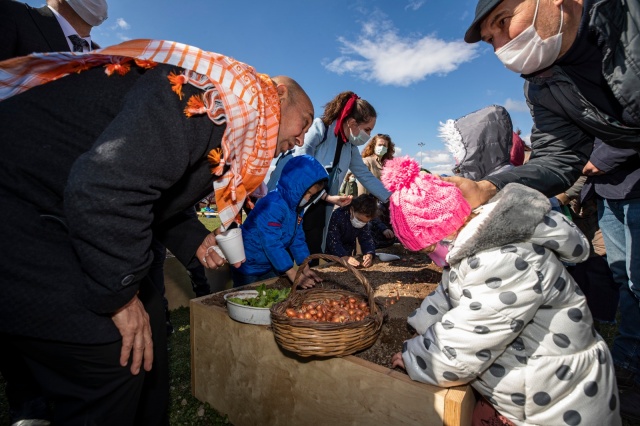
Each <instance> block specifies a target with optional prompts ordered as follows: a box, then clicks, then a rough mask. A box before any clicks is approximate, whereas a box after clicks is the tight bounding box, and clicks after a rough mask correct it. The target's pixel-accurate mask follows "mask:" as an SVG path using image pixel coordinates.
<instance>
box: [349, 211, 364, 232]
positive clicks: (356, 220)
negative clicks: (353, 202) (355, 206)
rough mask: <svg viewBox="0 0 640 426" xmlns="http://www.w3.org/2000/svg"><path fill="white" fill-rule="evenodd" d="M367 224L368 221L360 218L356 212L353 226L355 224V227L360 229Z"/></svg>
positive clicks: (352, 221) (352, 222) (352, 218)
mask: <svg viewBox="0 0 640 426" xmlns="http://www.w3.org/2000/svg"><path fill="white" fill-rule="evenodd" d="M352 214H353V213H352ZM366 224H367V222H363V221H361V220H360V219H358V218H357V217H356V215H355V214H354V215H353V216H352V217H351V226H353V227H354V228H358V229H360V228H364V227H365V226H366Z"/></svg>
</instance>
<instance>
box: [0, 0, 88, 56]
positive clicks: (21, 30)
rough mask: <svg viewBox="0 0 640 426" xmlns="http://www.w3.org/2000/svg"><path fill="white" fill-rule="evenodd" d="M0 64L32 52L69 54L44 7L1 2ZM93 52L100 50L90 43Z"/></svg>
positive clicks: (52, 17) (57, 27)
mask: <svg viewBox="0 0 640 426" xmlns="http://www.w3.org/2000/svg"><path fill="white" fill-rule="evenodd" d="M0 40H2V42H0V61H3V60H5V59H9V58H14V57H16V56H25V55H28V54H30V53H34V52H68V51H69V44H68V43H67V39H66V37H65V36H64V33H63V32H62V29H61V28H60V24H59V23H58V20H57V19H56V17H55V15H54V14H53V12H52V11H51V9H49V8H48V7H47V6H44V7H40V8H33V7H31V6H29V5H27V4H24V3H21V2H18V1H14V0H0ZM91 44H92V46H91V48H92V49H98V48H99V46H98V45H97V44H95V43H93V42H92V43H91Z"/></svg>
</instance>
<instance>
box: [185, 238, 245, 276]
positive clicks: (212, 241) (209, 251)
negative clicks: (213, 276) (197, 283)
mask: <svg viewBox="0 0 640 426" xmlns="http://www.w3.org/2000/svg"><path fill="white" fill-rule="evenodd" d="M221 253H222V251H220V248H219V247H218V242H217V241H216V231H214V232H212V233H210V234H209V235H207V236H206V237H205V238H204V240H203V241H202V244H200V246H199V247H198V250H196V256H197V257H198V260H199V261H200V263H202V266H204V267H205V268H208V269H217V268H219V267H220V266H222V265H224V264H225V263H226V262H227V259H225V258H224V256H223V255H221ZM242 263H243V262H236V263H234V264H233V266H234V267H236V268H239V267H240V265H242Z"/></svg>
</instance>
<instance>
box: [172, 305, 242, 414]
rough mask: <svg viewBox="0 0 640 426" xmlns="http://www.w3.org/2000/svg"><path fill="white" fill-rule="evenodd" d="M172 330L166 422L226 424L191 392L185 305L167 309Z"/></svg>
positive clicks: (189, 345)
mask: <svg viewBox="0 0 640 426" xmlns="http://www.w3.org/2000/svg"><path fill="white" fill-rule="evenodd" d="M171 323H172V324H173V327H174V330H175V332H174V333H173V334H172V335H171V336H170V337H169V371H170V374H171V384H170V396H169V397H170V402H169V423H170V424H171V425H228V424H230V423H229V420H228V419H227V417H226V416H222V415H220V414H219V413H218V412H216V411H215V410H214V409H213V408H211V406H210V405H209V404H207V403H203V402H200V401H199V400H197V399H196V398H195V397H193V396H192V395H191V340H190V332H189V308H186V307H185V308H178V309H176V310H173V311H171Z"/></svg>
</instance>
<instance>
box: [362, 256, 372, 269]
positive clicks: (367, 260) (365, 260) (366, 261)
mask: <svg viewBox="0 0 640 426" xmlns="http://www.w3.org/2000/svg"><path fill="white" fill-rule="evenodd" d="M371 265H373V255H372V254H371V253H368V254H365V255H364V256H362V267H363V268H368V267H369V266H371Z"/></svg>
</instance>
